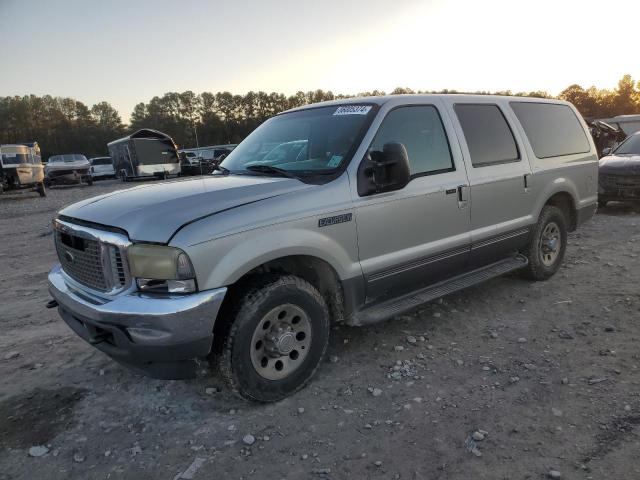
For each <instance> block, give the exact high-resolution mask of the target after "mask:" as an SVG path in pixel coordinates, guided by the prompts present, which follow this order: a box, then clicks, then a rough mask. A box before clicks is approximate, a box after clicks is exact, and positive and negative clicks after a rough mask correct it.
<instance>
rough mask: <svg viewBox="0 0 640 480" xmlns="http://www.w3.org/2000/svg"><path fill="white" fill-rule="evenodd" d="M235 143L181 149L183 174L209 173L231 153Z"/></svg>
mask: <svg viewBox="0 0 640 480" xmlns="http://www.w3.org/2000/svg"><path fill="white" fill-rule="evenodd" d="M234 148H236V145H235V144H227V145H212V146H209V147H199V148H190V149H183V150H180V152H179V153H180V165H181V167H182V170H181V175H207V174H209V173H211V172H213V170H214V169H215V167H216V165H219V164H220V162H222V160H224V159H225V157H226V156H227V155H229V154H230V153H231V152H232V151H233V149H234Z"/></svg>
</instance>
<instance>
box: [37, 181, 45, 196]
mask: <svg viewBox="0 0 640 480" xmlns="http://www.w3.org/2000/svg"><path fill="white" fill-rule="evenodd" d="M36 192H38V194H39V195H40V196H41V197H46V196H47V189H46V187H45V186H44V182H41V183H39V184H38V185H36Z"/></svg>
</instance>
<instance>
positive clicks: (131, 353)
mask: <svg viewBox="0 0 640 480" xmlns="http://www.w3.org/2000/svg"><path fill="white" fill-rule="evenodd" d="M49 292H50V293H51V296H52V297H53V298H54V300H55V301H56V302H57V303H58V311H59V313H60V316H61V317H62V319H63V320H64V321H65V322H66V323H67V324H68V325H69V326H70V327H71V329H72V330H73V331H74V332H76V333H77V334H78V335H79V336H80V337H82V338H83V339H84V340H86V341H87V342H89V343H91V344H92V345H94V346H95V347H96V348H98V349H100V350H102V351H103V352H105V353H107V354H108V355H110V356H111V357H113V358H114V359H116V360H118V361H120V362H121V363H124V364H126V365H127V366H130V367H132V368H134V369H136V370H140V371H142V372H144V373H146V374H148V375H150V376H153V377H156V378H188V377H191V376H193V375H194V374H195V368H196V366H197V363H196V362H195V359H196V358H198V357H204V356H206V355H208V354H209V352H210V351H211V346H212V342H213V326H214V323H215V320H216V317H217V315H218V311H219V310H220V306H221V305H222V301H223V300H224V297H225V294H226V292H227V289H226V288H224V287H223V288H218V289H215V290H207V291H204V292H199V293H194V294H191V295H173V296H169V297H158V296H151V295H148V294H146V295H145V294H142V293H140V292H136V291H128V292H123V293H120V294H117V295H114V296H112V297H110V298H108V297H102V296H96V295H95V294H93V293H89V292H87V291H86V289H83V288H82V286H81V285H79V284H78V283H77V282H75V281H74V280H73V279H71V278H70V277H69V276H67V275H66V274H65V273H64V271H63V270H62V268H61V266H60V265H56V266H55V267H54V268H53V270H51V272H50V273H49Z"/></svg>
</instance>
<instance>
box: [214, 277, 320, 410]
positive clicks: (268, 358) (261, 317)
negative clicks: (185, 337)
mask: <svg viewBox="0 0 640 480" xmlns="http://www.w3.org/2000/svg"><path fill="white" fill-rule="evenodd" d="M232 300H233V307H231V308H229V309H228V310H227V311H226V312H224V314H223V317H222V318H221V319H220V320H221V321H223V322H224V325H225V328H224V331H223V332H220V333H222V334H223V339H222V345H221V352H220V354H219V357H218V366H219V369H220V372H221V373H222V376H223V377H224V379H225V380H226V382H227V383H228V384H229V386H230V387H231V389H232V390H233V391H234V393H236V394H237V395H239V396H240V397H242V398H245V399H248V400H253V401H258V402H274V401H277V400H281V399H283V398H285V397H287V396H289V395H291V394H293V393H295V392H296V391H298V390H299V389H301V388H302V387H303V386H304V385H305V384H306V383H307V382H308V381H309V379H311V377H312V376H313V375H314V373H315V371H316V370H317V368H318V366H319V365H320V363H321V361H322V359H323V357H324V354H325V352H326V349H327V345H328V343H329V326H330V320H329V310H328V308H327V304H326V302H325V300H324V298H323V297H322V295H320V293H319V292H318V290H316V288H315V287H313V286H312V285H311V284H310V283H308V282H307V281H305V280H303V279H301V278H299V277H296V276H294V275H285V276H277V275H263V276H259V277H257V278H256V279H255V280H253V281H252V282H251V283H250V284H249V285H246V286H245V287H244V288H243V291H242V292H238V294H237V296H236V298H233V299H232ZM301 318H302V320H301ZM296 319H297V320H298V321H297V322H296ZM287 321H288V322H290V324H291V325H290V328H291V334H289V333H288V331H287V324H286V322H287ZM279 322H283V323H279ZM281 325H284V327H285V328H284V329H282V328H281V327H280V326H281ZM296 326H300V328H302V326H304V332H306V335H302V333H301V332H300V331H299V332H298V334H296V331H295V329H296ZM220 333H219V334H220ZM261 335H262V336H261ZM267 337H268V338H267ZM274 338H277V339H278V340H279V341H277V342H274V341H273V339H274ZM283 342H284V343H283ZM281 343H283V345H284V344H286V345H284V346H283V345H281ZM266 344H269V345H268V347H269V348H268V347H267V345H266ZM252 349H254V351H253V352H252ZM295 349H298V350H296V352H297V353H296V355H295V358H294V356H293V352H294V350H295ZM256 350H259V351H258V353H256ZM283 352H284V353H283ZM261 361H262V362H263V363H262V364H260V362H261ZM256 362H258V363H257V364H256ZM283 362H284V365H285V367H286V368H288V369H290V371H289V370H286V368H283ZM278 364H279V365H280V371H278V370H277V368H276V367H277V366H278ZM263 367H264V368H263ZM288 372H289V373H288Z"/></svg>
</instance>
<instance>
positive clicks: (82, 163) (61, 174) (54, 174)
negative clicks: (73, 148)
mask: <svg viewBox="0 0 640 480" xmlns="http://www.w3.org/2000/svg"><path fill="white" fill-rule="evenodd" d="M90 168H91V164H90V163H89V160H87V157H85V156H84V155H82V154H80V153H66V154H64V155H52V156H51V157H49V161H48V162H47V165H46V166H45V167H44V183H45V185H47V186H51V185H65V184H66V185H68V184H73V183H77V184H81V183H82V182H84V183H86V184H87V185H92V184H93V178H92V177H91V172H90V171H89V169H90Z"/></svg>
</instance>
